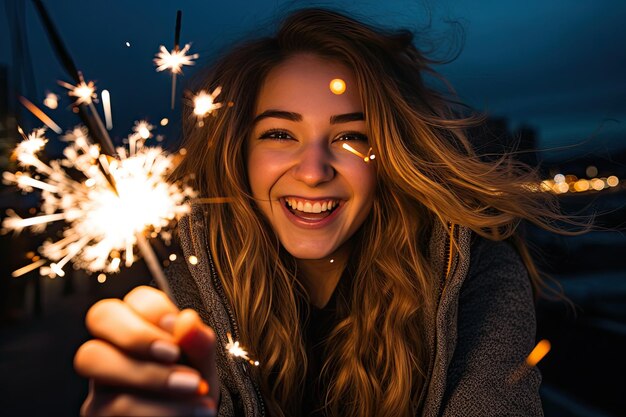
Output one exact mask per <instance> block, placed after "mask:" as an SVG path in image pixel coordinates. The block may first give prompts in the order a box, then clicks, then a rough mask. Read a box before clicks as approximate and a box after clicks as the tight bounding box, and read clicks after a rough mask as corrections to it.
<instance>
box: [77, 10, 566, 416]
mask: <svg viewBox="0 0 626 417" xmlns="http://www.w3.org/2000/svg"><path fill="white" fill-rule="evenodd" d="M412 42H413V37H412V35H411V34H410V33H409V32H406V31H385V30H377V29H374V28H372V27H370V26H367V25H364V24H362V23H360V22H358V21H355V20H353V19H351V18H348V17H346V16H344V15H342V14H339V13H335V12H331V11H327V10H320V9H307V10H302V11H298V12H295V13H294V14H292V15H291V16H289V17H288V18H287V19H286V20H285V21H284V22H283V24H282V26H281V27H280V28H279V30H278V32H277V34H276V36H274V37H271V38H264V39H260V40H255V41H252V42H249V43H246V44H244V45H242V46H238V47H236V48H234V49H233V50H232V51H230V52H229V53H228V54H226V55H225V56H224V57H222V58H221V59H220V60H218V61H217V62H216V63H215V64H214V65H213V66H212V67H210V68H209V69H208V70H207V71H206V72H205V73H204V74H203V77H202V79H201V80H200V85H199V86H198V89H203V90H206V91H215V90H216V89H217V88H218V87H221V91H222V93H221V95H220V97H221V99H222V100H223V102H224V103H229V104H230V103H232V105H229V106H224V108H222V109H221V110H220V111H219V112H216V115H215V117H210V118H207V119H206V120H205V122H204V123H203V125H202V126H198V125H197V124H196V123H195V118H194V116H193V115H192V114H191V110H189V114H187V115H185V123H186V125H185V131H184V134H185V138H186V145H185V146H186V148H187V150H188V152H187V154H186V157H185V159H184V160H183V162H182V164H181V165H180V167H179V170H178V175H181V176H187V175H193V177H194V178H195V186H196V188H197V189H198V190H199V192H200V194H201V196H202V197H228V198H229V201H231V203H229V204H224V205H205V206H200V205H198V206H196V207H195V208H194V210H193V211H192V213H191V215H190V216H188V217H187V218H186V219H185V220H184V221H182V222H181V223H180V243H181V247H182V250H183V252H184V255H185V256H181V257H178V259H192V257H193V259H194V260H195V262H193V263H191V262H189V263H187V264H186V263H185V262H184V261H183V262H175V263H174V266H173V267H172V268H171V269H170V271H169V272H170V281H171V287H172V290H173V294H174V300H173V301H174V302H175V304H176V305H174V304H173V303H172V302H171V301H170V300H167V298H166V297H165V296H164V295H163V294H162V293H160V292H159V291H156V290H153V289H149V288H140V289H137V290H135V291H133V292H131V293H130V294H129V295H127V296H126V298H125V299H124V300H123V301H119V300H117V301H116V300H105V301H101V302H100V303H98V304H96V305H95V306H94V307H93V308H92V309H91V310H90V312H89V314H88V317H87V323H88V327H89V328H90V330H91V331H92V333H93V334H94V336H95V337H96V338H97V339H95V340H92V341H89V342H87V343H86V344H85V345H83V346H82V347H81V348H80V350H79V351H78V353H77V355H76V359H75V364H76V368H77V370H78V371H79V373H81V374H82V375H84V376H87V377H89V378H92V379H93V381H94V384H93V385H92V389H91V392H90V396H89V398H88V399H87V400H86V401H85V404H84V407H83V414H85V415H189V414H191V413H195V414H194V415H211V414H212V413H215V412H217V413H218V414H219V415H220V416H240V415H241V416H243V415H245V416H264V415H266V414H269V415H272V416H321V415H328V416H388V417H392V416H393V417H399V416H403V417H404V416H406V417H408V416H417V415H423V416H439V415H444V416H458V415H465V416H491V415H493V416H495V415H540V414H541V404H540V401H539V396H538V387H539V381H540V376H539V374H538V371H537V370H536V369H535V368H534V367H529V366H527V365H524V363H525V358H526V356H527V355H528V354H529V353H530V351H531V350H532V348H533V345H534V331H535V318H534V308H533V292H532V283H534V284H535V289H537V288H538V285H539V284H540V280H539V279H538V274H537V271H536V269H535V268H534V266H533V264H532V261H531V260H530V258H529V257H528V253H527V251H526V250H525V247H524V245H523V244H522V243H521V241H520V240H519V239H518V238H517V237H516V235H515V229H516V227H517V224H518V223H519V221H520V220H522V219H527V220H530V221H532V222H534V223H536V224H538V225H540V226H542V227H544V228H546V229H550V230H554V226H551V223H550V221H552V220H558V219H562V216H560V215H559V214H558V212H556V211H555V210H553V209H551V208H550V207H553V206H552V205H551V204H552V202H553V200H552V197H550V196H549V195H548V194H546V193H539V192H537V191H536V190H535V189H534V188H532V187H529V185H528V184H532V182H533V181H536V178H535V177H534V176H533V174H532V173H530V172H529V171H528V170H526V169H525V168H524V167H523V166H520V165H517V164H516V163H514V162H512V161H511V160H510V159H509V158H507V157H504V156H503V157H502V158H501V159H500V160H499V161H497V162H495V163H493V162H492V163H485V162H483V161H482V160H481V158H480V157H479V156H478V155H476V154H475V153H474V151H473V149H472V144H471V143H470V142H469V140H468V139H467V138H466V136H465V132H464V131H465V129H466V128H467V127H469V126H470V125H472V124H473V123H475V122H476V119H474V118H472V117H469V118H465V117H462V116H461V115H460V113H459V112H458V111H457V109H456V108H455V106H454V105H453V104H452V103H453V101H451V100H448V99H447V98H446V95H445V94H444V93H442V92H439V91H436V90H434V89H433V88H431V87H429V86H427V85H426V84H425V83H424V80H423V77H424V75H425V74H432V72H431V70H430V69H429V65H430V64H431V61H429V60H428V59H427V58H426V57H424V56H423V55H422V53H421V52H420V51H419V50H418V49H417V48H416V47H415V46H414V45H413V43H412ZM337 80H340V81H341V82H342V85H341V88H338V87H337V86H336V84H337ZM516 248H517V251H516ZM182 308H187V309H186V310H183V311H182V312H181V311H180V310H179V309H182ZM233 337H234V338H235V339H236V340H238V342H240V343H241V346H244V347H246V348H247V351H248V352H249V354H250V356H251V357H253V358H254V359H255V360H258V362H259V365H258V366H254V362H253V364H252V365H250V364H249V363H248V362H239V360H238V359H237V358H234V357H231V356H229V355H228V352H229V351H231V350H232V349H230V348H229V347H233V346H235V345H234V344H233ZM236 347H237V348H239V345H236ZM182 353H184V354H185V356H186V358H187V362H186V364H185V365H181V364H178V361H179V359H180V357H181V354H182ZM102 358H107V362H106V366H102Z"/></svg>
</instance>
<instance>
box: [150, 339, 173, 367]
mask: <svg viewBox="0 0 626 417" xmlns="http://www.w3.org/2000/svg"><path fill="white" fill-rule="evenodd" d="M150 353H151V354H152V356H153V357H154V358H156V359H158V360H160V361H163V362H176V361H177V360H178V357H179V356H180V348H179V347H178V346H176V345H175V344H173V343H171V342H166V341H165V340H155V341H154V342H152V345H150Z"/></svg>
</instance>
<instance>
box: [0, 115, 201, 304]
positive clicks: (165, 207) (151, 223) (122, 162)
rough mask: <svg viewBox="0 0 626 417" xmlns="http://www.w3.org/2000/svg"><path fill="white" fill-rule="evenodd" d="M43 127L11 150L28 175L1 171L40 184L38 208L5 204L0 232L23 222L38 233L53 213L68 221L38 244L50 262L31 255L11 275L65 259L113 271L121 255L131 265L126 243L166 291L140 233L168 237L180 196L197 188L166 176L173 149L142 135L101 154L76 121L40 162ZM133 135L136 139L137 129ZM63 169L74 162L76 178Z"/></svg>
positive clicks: (59, 266)
mask: <svg viewBox="0 0 626 417" xmlns="http://www.w3.org/2000/svg"><path fill="white" fill-rule="evenodd" d="M138 125H141V123H138V124H137V125H136V126H138ZM144 127H145V126H144ZM138 130H141V129H138ZM44 134H45V131H44V129H37V130H35V131H33V132H32V133H31V134H30V135H28V137H27V138H26V139H25V140H24V141H22V142H21V143H20V144H19V145H18V146H17V148H16V150H15V156H16V158H17V160H18V162H19V163H20V164H21V165H22V166H23V167H25V168H26V169H25V171H27V170H32V171H34V172H33V173H32V174H31V173H30V172H22V173H16V174H13V173H9V172H5V173H4V174H3V178H4V181H5V182H6V183H9V184H15V185H17V186H18V187H19V188H20V189H22V190H23V191H25V192H31V191H33V190H34V189H38V190H41V196H42V199H43V202H42V205H41V207H40V213H38V215H36V216H33V217H28V218H22V217H20V216H19V215H18V214H16V213H15V212H14V211H12V210H8V211H7V215H8V216H7V218H5V220H4V221H3V223H2V231H3V232H5V233H6V232H8V231H11V230H12V231H14V232H17V233H19V231H21V230H22V229H24V228H27V227H29V228H31V229H32V230H33V231H34V232H42V231H44V230H45V228H46V226H47V225H49V224H50V223H53V222H56V221H60V220H64V221H65V222H67V224H68V226H67V227H66V228H65V230H64V231H63V237H62V238H61V239H60V240H57V241H54V242H53V241H46V242H44V244H43V245H42V246H41V247H40V249H39V251H40V253H41V254H42V255H43V256H44V257H45V258H46V259H48V260H49V261H51V263H50V264H49V265H46V262H42V261H41V260H37V261H36V262H33V263H32V264H31V265H28V266H26V267H24V268H21V269H19V270H17V271H15V272H14V276H19V275H22V274H24V273H27V272H29V271H31V270H34V269H37V268H39V271H40V274H42V275H48V276H50V277H55V276H63V275H65V272H64V267H65V265H66V264H67V263H68V262H70V261H71V262H72V263H73V264H74V265H75V266H76V267H78V268H81V269H85V270H87V271H90V272H100V271H101V272H106V273H113V272H117V271H119V267H120V264H121V261H122V255H123V257H124V261H125V265H127V266H130V265H132V264H133V262H134V261H135V255H134V252H133V247H134V246H135V245H137V246H138V247H139V249H140V250H141V252H142V254H143V256H144V258H145V260H146V262H147V263H148V264H149V266H151V265H150V264H152V267H151V268H150V270H151V272H152V273H153V275H155V277H154V278H155V279H157V282H159V285H161V286H162V287H161V288H162V289H163V290H164V291H165V292H167V284H166V283H164V284H162V283H161V279H164V276H161V277H159V276H158V275H159V272H158V271H161V273H160V274H161V275H162V270H161V269H160V267H159V265H158V260H157V259H156V256H155V255H154V252H153V251H152V250H151V249H150V247H149V244H148V242H147V240H146V238H145V237H144V232H146V231H152V232H155V233H157V234H158V235H160V236H161V238H163V239H166V238H169V237H170V236H171V234H170V233H168V232H167V231H166V230H165V229H166V228H167V227H168V226H169V225H170V224H171V222H172V221H174V220H176V219H177V218H179V217H180V216H182V215H184V214H185V213H187V212H188V211H189V205H187V204H185V202H186V201H187V200H188V199H190V198H193V197H195V195H196V194H195V192H194V191H193V190H192V189H191V188H190V187H186V186H184V185H182V184H179V183H168V182H167V180H166V178H167V176H168V174H169V173H170V172H171V171H172V169H173V168H174V163H173V160H174V156H173V155H167V154H165V153H163V151H162V150H161V148H159V147H143V141H141V140H137V141H136V142H135V146H134V147H132V148H130V149H129V150H128V151H127V150H126V149H125V148H118V149H117V155H116V156H117V159H116V158H110V157H109V158H108V157H107V156H106V155H103V154H101V153H100V147H99V146H98V145H95V144H93V143H92V142H91V141H90V139H89V137H88V136H87V133H86V130H85V129H81V128H76V129H74V130H73V131H72V132H70V133H68V134H67V135H65V137H64V140H65V141H67V142H68V143H69V145H68V146H67V147H66V148H65V150H64V151H63V155H64V158H63V159H61V160H58V161H51V162H50V163H49V164H46V163H44V162H43V161H41V160H40V159H39V158H38V156H37V154H38V153H39V152H40V151H41V150H42V149H43V148H44V146H45V144H46V141H47V139H46V138H45V136H44ZM132 136H137V137H139V138H141V136H140V134H139V133H137V132H135V133H133V134H131V137H132ZM99 163H100V164H102V166H103V167H104V169H101V167H100V166H99V165H98V164H99ZM65 168H74V169H76V170H77V171H79V173H80V174H81V176H82V178H81V179H75V178H74V177H72V176H70V174H69V173H68V172H67V171H66V170H65ZM108 176H110V179H109V177H108ZM155 271H156V272H155Z"/></svg>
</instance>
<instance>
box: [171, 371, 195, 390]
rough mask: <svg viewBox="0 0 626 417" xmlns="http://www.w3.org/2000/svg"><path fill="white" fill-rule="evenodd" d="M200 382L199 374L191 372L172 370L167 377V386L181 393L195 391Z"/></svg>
mask: <svg viewBox="0 0 626 417" xmlns="http://www.w3.org/2000/svg"><path fill="white" fill-rule="evenodd" d="M201 382H202V379H201V378H200V375H198V374H194V373H191V372H180V371H174V372H172V373H171V374H170V376H168V377H167V387H168V388H169V389H171V390H172V391H176V392H180V393H183V394H195V393H197V392H198V389H199V387H200V383H201Z"/></svg>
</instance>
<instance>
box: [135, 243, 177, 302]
mask: <svg viewBox="0 0 626 417" xmlns="http://www.w3.org/2000/svg"><path fill="white" fill-rule="evenodd" d="M136 237H137V246H139V250H140V251H141V253H142V254H143V258H144V260H145V261H146V265H147V266H148V269H149V270H150V273H152V277H153V278H154V279H155V281H156V282H157V285H158V286H159V288H160V289H161V291H163V292H164V293H165V294H167V296H168V297H169V298H170V300H173V299H174V297H173V296H172V290H170V286H169V284H168V283H167V278H166V277H165V273H164V272H163V269H162V268H161V264H160V263H159V260H158V258H157V256H156V254H155V253H154V250H153V249H152V246H150V243H148V241H147V240H146V238H145V237H144V235H143V234H142V233H137V235H136Z"/></svg>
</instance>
